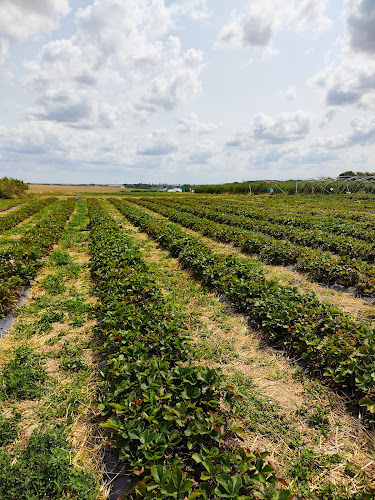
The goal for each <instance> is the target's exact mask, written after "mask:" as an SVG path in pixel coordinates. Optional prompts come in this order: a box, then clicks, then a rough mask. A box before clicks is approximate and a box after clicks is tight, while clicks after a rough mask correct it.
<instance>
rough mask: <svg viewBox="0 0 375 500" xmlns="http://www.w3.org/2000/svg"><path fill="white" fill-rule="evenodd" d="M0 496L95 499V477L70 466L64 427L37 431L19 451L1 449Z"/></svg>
mask: <svg viewBox="0 0 375 500" xmlns="http://www.w3.org/2000/svg"><path fill="white" fill-rule="evenodd" d="M0 498H2V499H5V498H6V499H9V500H16V499H17V500H47V499H50V498H70V499H75V500H94V499H95V498H97V491H96V487H95V481H94V479H93V477H92V476H91V475H89V474H86V473H84V472H82V471H79V470H77V469H75V468H74V467H73V466H72V465H71V452H70V450H69V445H68V443H67V441H66V437H65V435H64V432H63V430H62V429H49V430H46V431H44V432H43V431H40V430H34V431H33V433H32V434H31V436H30V440H29V443H28V445H27V446H26V448H24V449H23V450H21V451H20V452H19V453H18V454H16V455H13V454H11V453H7V452H6V451H5V450H4V449H2V450H0Z"/></svg>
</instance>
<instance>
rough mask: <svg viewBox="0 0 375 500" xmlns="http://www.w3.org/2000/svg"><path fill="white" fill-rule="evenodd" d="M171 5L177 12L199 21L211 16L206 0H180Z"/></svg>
mask: <svg viewBox="0 0 375 500" xmlns="http://www.w3.org/2000/svg"><path fill="white" fill-rule="evenodd" d="M171 7H172V10H173V11H174V12H175V13H176V14H180V15H185V16H189V17H191V18H192V19H195V20H198V21H201V20H204V19H206V18H207V17H209V11H208V8H207V4H206V0H178V1H175V2H174V3H173V4H172V6H171Z"/></svg>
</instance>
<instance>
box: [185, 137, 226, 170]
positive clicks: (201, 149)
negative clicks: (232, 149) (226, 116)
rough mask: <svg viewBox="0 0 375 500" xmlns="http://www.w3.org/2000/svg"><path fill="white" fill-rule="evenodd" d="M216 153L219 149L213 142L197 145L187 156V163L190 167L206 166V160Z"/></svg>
mask: <svg viewBox="0 0 375 500" xmlns="http://www.w3.org/2000/svg"><path fill="white" fill-rule="evenodd" d="M218 151H219V148H218V146H217V145H216V144H215V143H214V142H213V141H205V142H203V143H198V144H196V145H195V146H194V149H193V151H192V152H191V153H190V154H189V157H188V163H189V164H191V165H207V163H208V160H209V159H210V158H212V157H213V156H214V155H215V153H217V152H218Z"/></svg>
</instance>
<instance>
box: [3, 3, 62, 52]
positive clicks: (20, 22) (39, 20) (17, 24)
mask: <svg viewBox="0 0 375 500" xmlns="http://www.w3.org/2000/svg"><path fill="white" fill-rule="evenodd" d="M69 11H70V8H69V3H68V0H33V1H30V0H2V1H1V3H0V62H1V61H2V60H4V58H5V55H6V53H7V48H8V45H9V42H14V41H21V40H27V39H28V38H35V37H36V36H38V35H41V34H43V35H45V34H46V33H48V32H50V31H52V30H53V29H54V28H56V27H57V25H58V21H59V19H60V18H61V17H62V16H65V15H67V14H68V13H69Z"/></svg>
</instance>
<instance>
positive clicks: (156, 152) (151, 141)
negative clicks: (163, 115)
mask: <svg viewBox="0 0 375 500" xmlns="http://www.w3.org/2000/svg"><path fill="white" fill-rule="evenodd" d="M177 149H178V144H177V141H175V140H174V139H173V138H171V137H169V136H168V135H167V132H166V131H165V130H154V131H153V132H152V133H151V134H149V135H147V136H146V137H145V138H144V139H143V141H142V144H140V145H139V146H138V148H137V155H143V156H164V155H168V154H169V153H174V152H175V151H177Z"/></svg>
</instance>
